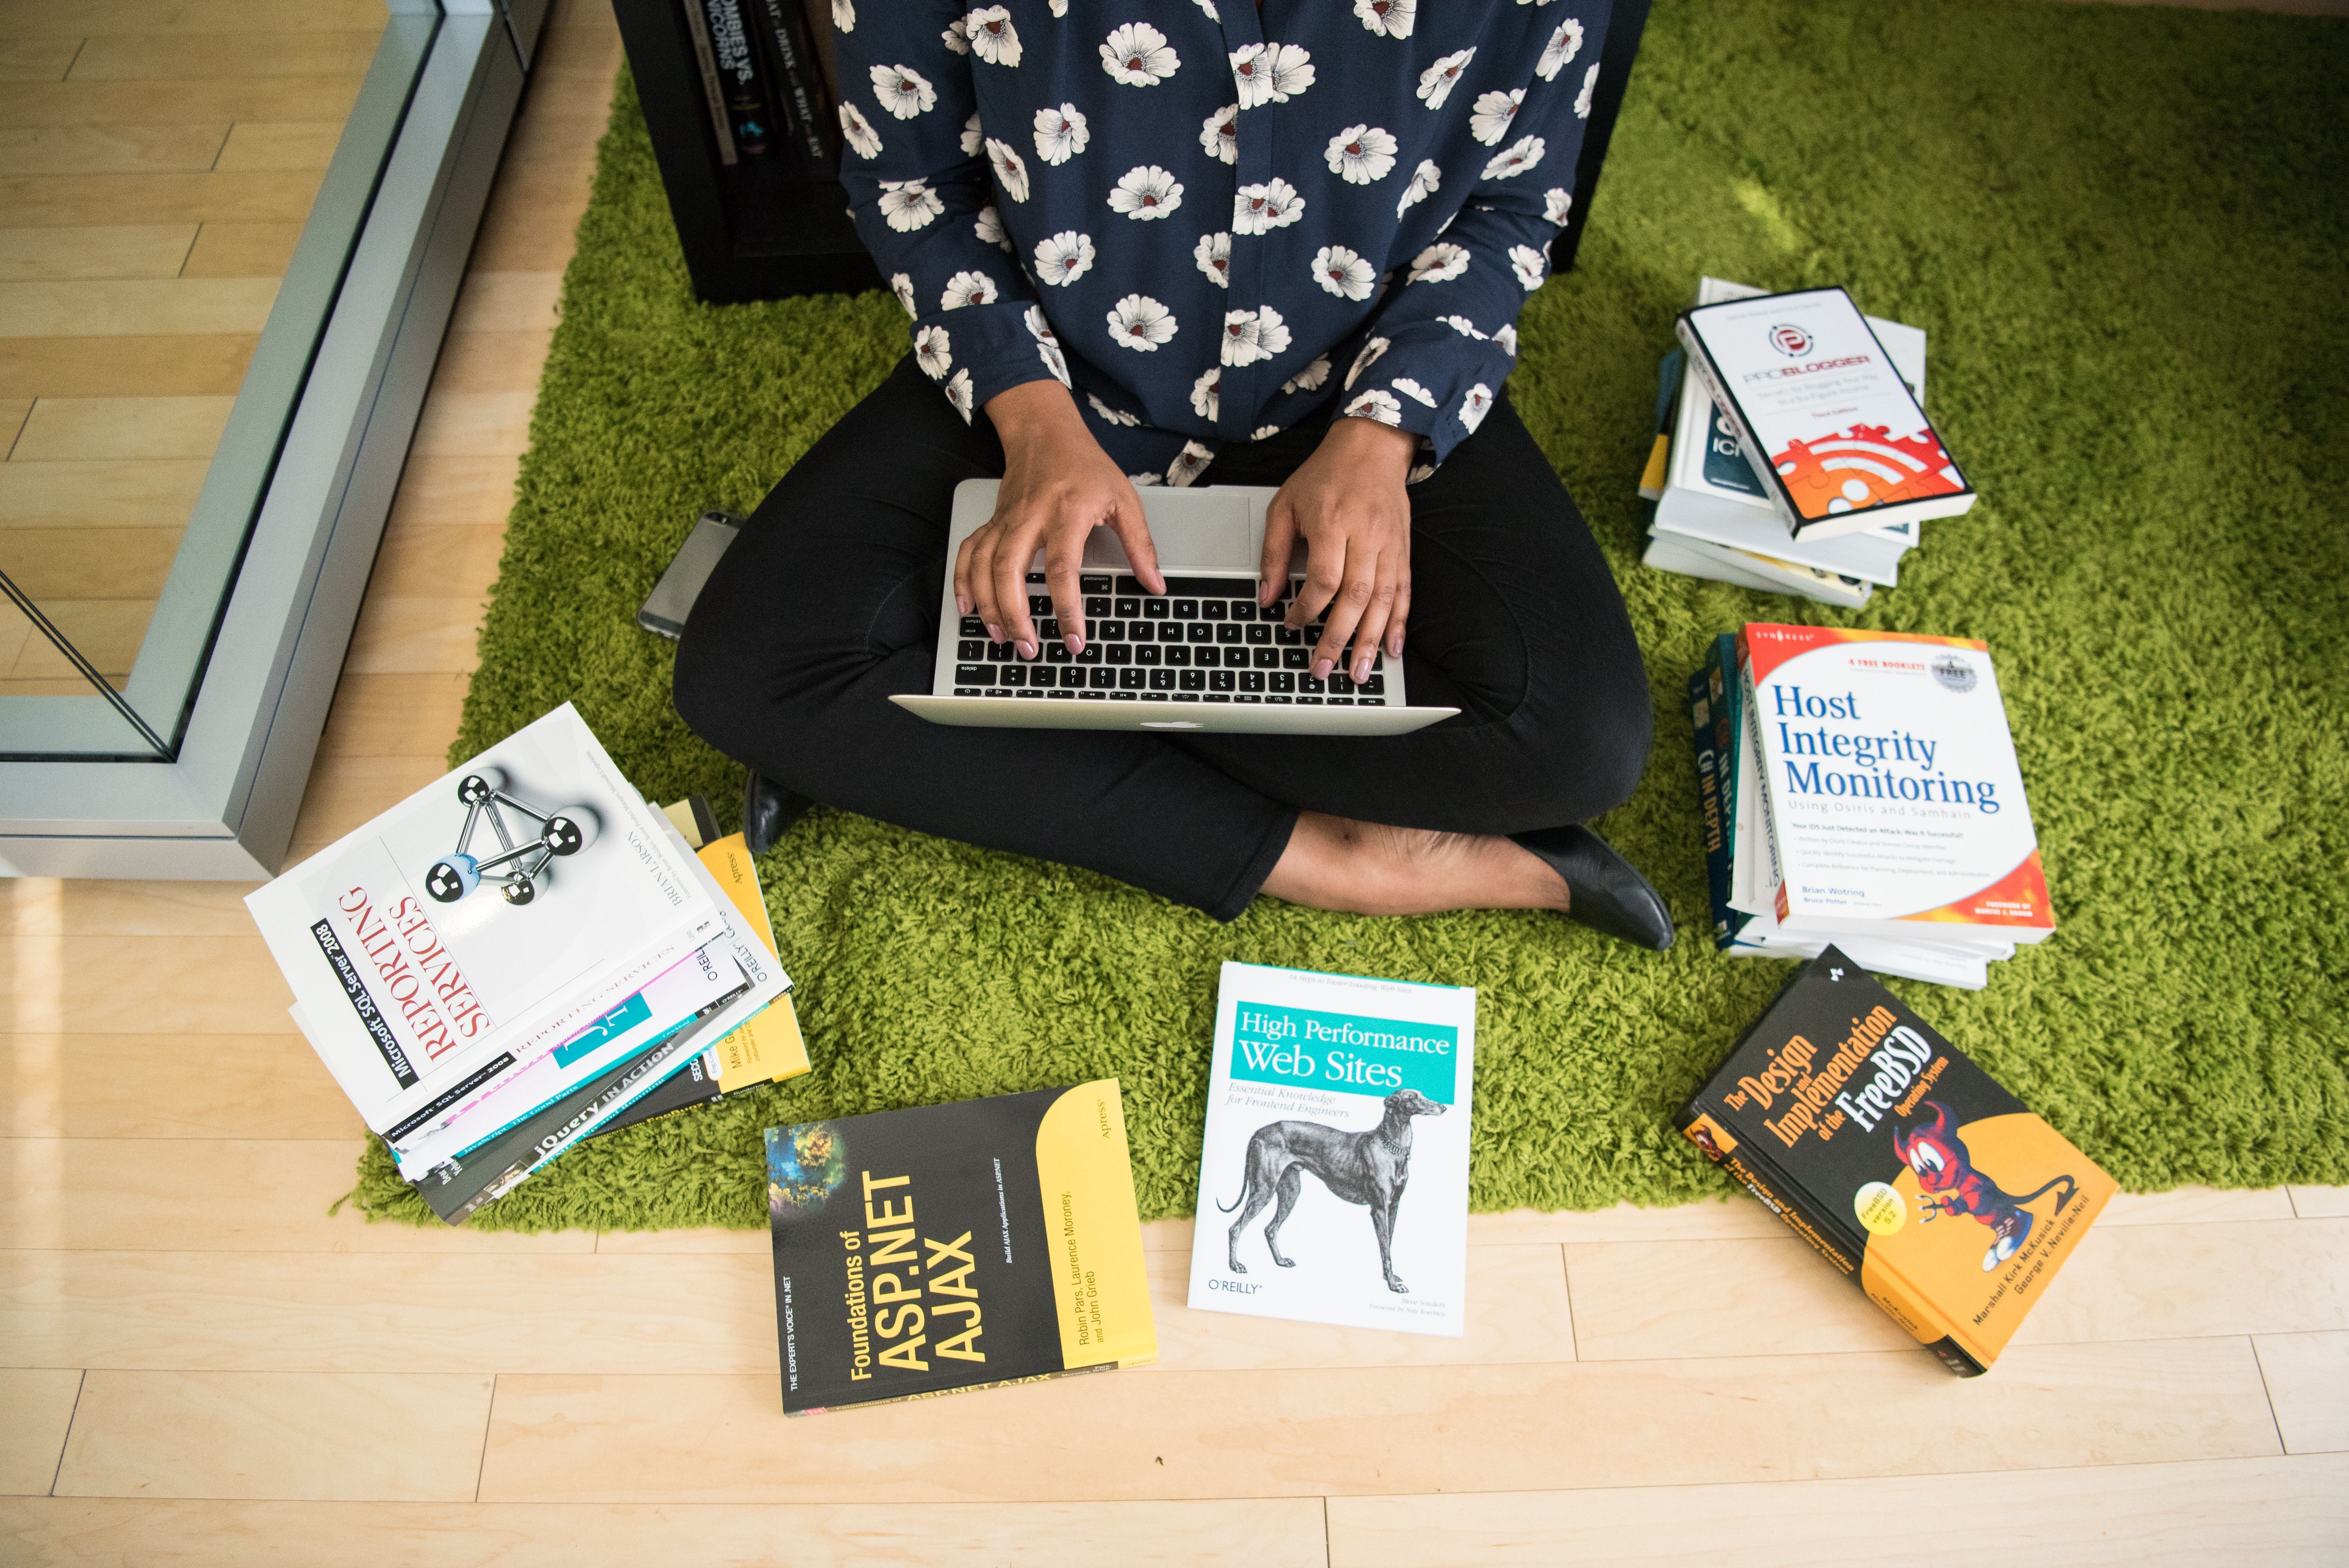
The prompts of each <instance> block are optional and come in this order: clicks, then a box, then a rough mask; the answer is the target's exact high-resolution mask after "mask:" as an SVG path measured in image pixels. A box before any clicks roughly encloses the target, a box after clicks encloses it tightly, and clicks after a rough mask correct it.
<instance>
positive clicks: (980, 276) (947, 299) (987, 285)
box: [938, 273, 997, 310]
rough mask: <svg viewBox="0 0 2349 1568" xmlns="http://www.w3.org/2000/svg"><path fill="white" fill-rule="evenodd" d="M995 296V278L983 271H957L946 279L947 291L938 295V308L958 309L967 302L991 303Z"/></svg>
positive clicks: (993, 301)
mask: <svg viewBox="0 0 2349 1568" xmlns="http://www.w3.org/2000/svg"><path fill="white" fill-rule="evenodd" d="M996 297H997V290H996V287H995V280H994V279H993V278H991V277H988V275H987V274H986V273H956V274H955V275H954V276H952V277H950V278H948V279H947V292H946V293H944V294H940V295H939V296H938V308H939V309H940V310H960V309H961V308H962V307H963V306H965V305H967V304H994V303H995V301H996Z"/></svg>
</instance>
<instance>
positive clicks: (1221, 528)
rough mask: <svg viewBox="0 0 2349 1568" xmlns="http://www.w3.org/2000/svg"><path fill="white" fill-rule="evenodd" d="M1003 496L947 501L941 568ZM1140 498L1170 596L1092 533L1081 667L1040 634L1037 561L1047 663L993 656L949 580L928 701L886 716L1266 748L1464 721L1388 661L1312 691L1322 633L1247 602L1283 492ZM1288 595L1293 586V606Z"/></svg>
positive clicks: (992, 486)
mask: <svg viewBox="0 0 2349 1568" xmlns="http://www.w3.org/2000/svg"><path fill="white" fill-rule="evenodd" d="M996 484H997V481H995V480H964V481H963V482H962V483H961V484H959V485H957V486H956V487H955V502H954V519H953V528H952V531H950V532H949V534H948V535H947V560H948V561H949V562H951V561H952V560H953V559H954V558H955V554H956V552H957V551H959V550H960V549H961V548H962V542H963V541H964V540H965V539H968V537H969V536H970V535H971V534H973V533H975V532H977V531H978V530H979V529H980V528H982V527H984V526H985V525H986V522H987V521H988V518H990V517H992V516H993V515H994V514H995V491H996ZM1140 493H1141V496H1142V510H1143V516H1144V517H1145V518H1147V519H1148V520H1149V523H1150V534H1151V539H1152V542H1154V543H1155V544H1156V545H1157V547H1158V567H1159V571H1160V573H1162V574H1163V575H1164V577H1165V579H1166V592H1165V593H1164V594H1154V593H1150V592H1149V591H1148V590H1146V589H1145V588H1143V585H1142V583H1141V580H1140V579H1138V578H1137V577H1135V576H1134V575H1133V563H1132V562H1129V561H1128V560H1127V559H1126V557H1125V550H1124V548H1123V546H1122V545H1120V544H1119V543H1118V541H1117V536H1116V535H1115V534H1113V533H1112V532H1111V531H1109V530H1107V529H1105V528H1097V529H1095V530H1094V531H1093V532H1092V538H1091V539H1089V540H1087V541H1086V542H1085V554H1084V564H1083V566H1082V568H1081V584H1080V586H1081V591H1082V593H1083V594H1084V598H1085V651H1084V652H1083V653H1081V654H1079V655H1071V654H1070V653H1069V650H1068V648H1067V647H1066V646H1065V645H1063V644H1062V643H1061V640H1060V635H1059V633H1058V631H1057V624H1058V623H1057V622H1054V623H1052V624H1050V625H1048V624H1045V623H1047V622H1048V621H1050V618H1051V615H1052V603H1051V590H1050V588H1049V587H1048V586H1047V585H1046V584H1045V582H1044V561H1043V555H1042V552H1038V554H1037V557H1036V559H1035V560H1034V561H1032V562H1030V568H1031V570H1030V572H1029V573H1028V595H1029V600H1028V609H1029V614H1030V616H1031V617H1032V618H1033V619H1034V620H1035V621H1036V622H1037V623H1038V625H1037V630H1038V632H1039V633H1040V634H1041V637H1042V641H1043V656H1042V657H1040V658H1037V659H1021V658H1019V657H1018V656H1017V655H1015V654H1014V653H1013V652H1012V650H1011V647H1010V645H1009V644H1004V643H989V642H988V640H987V630H986V628H985V627H984V626H982V625H981V624H979V621H978V617H977V616H975V615H964V614H960V613H958V612H957V610H956V608H955V602H954V579H953V574H952V573H951V572H949V573H947V581H946V582H945V583H943V584H942V585H941V586H940V588H939V592H938V659H937V665H936V676H935V680H934V684H933V685H932V686H931V695H929V696H893V697H891V698H890V699H889V700H890V701H891V702H894V703H897V704H900V705H902V706H903V707H906V708H908V709H910V710H912V711H913V712H914V713H916V714H918V715H920V716H921V717H924V718H926V719H928V720H929V721H930V722H931V723H933V724H968V725H987V726H1000V727H1010V728H1025V729H1198V730H1218V731H1228V732H1237V733H1239V734H1259V735H1401V734H1402V733H1404V732H1405V731H1408V730H1413V729H1418V728H1420V727H1422V726H1423V725H1430V724H1433V723H1434V722H1435V721H1436V720H1438V719H1441V718H1449V717H1452V716H1453V715H1454V714H1455V713H1457V712H1459V711H1460V710H1459V709H1458V708H1456V707H1412V706H1410V698H1409V697H1408V696H1406V695H1405V693H1404V690H1403V678H1402V660H1400V659H1390V658H1387V657H1386V656H1385V655H1383V654H1381V655H1380V656H1379V658H1378V660H1377V661H1376V663H1375V665H1374V667H1373V668H1372V671H1371V676H1370V678H1369V679H1367V680H1364V681H1361V682H1357V681H1355V680H1353V679H1351V678H1350V676H1349V675H1348V674H1347V673H1346V672H1345V671H1344V670H1342V669H1341V670H1339V671H1337V672H1333V673H1332V674H1331V676H1330V677H1329V678H1328V679H1326V680H1315V679H1314V678H1313V676H1312V671H1311V668H1310V667H1309V666H1310V664H1311V655H1312V651H1313V647H1314V645H1315V644H1317V643H1318V642H1319V640H1320V636H1321V627H1320V626H1319V625H1318V624H1316V625H1313V626H1310V627H1307V628H1303V629H1300V630H1298V631H1291V630H1289V629H1288V627H1287V626H1285V625H1283V624H1281V622H1282V617H1283V615H1284V614H1285V610H1286V602H1287V595H1284V596H1283V600H1282V601H1281V602H1280V603H1276V604H1274V605H1273V606H1272V607H1270V608H1269V609H1259V608H1258V607H1257V602H1256V595H1257V561H1258V559H1259V558H1260V554H1261V552H1262V550H1263V547H1264V512H1265V508H1266V507H1267V506H1268V505H1269V504H1270V503H1271V500H1272V498H1273V497H1274V496H1275V495H1276V494H1278V491H1276V490H1265V489H1258V488H1247V487H1240V486H1226V485H1209V486H1203V487H1200V488H1197V489H1192V490H1158V489H1145V490H1142V491H1141V492H1140ZM1296 587H1297V582H1296V581H1295V580H1292V581H1291V583H1290V584H1289V592H1291V593H1294V592H1295V590H1296Z"/></svg>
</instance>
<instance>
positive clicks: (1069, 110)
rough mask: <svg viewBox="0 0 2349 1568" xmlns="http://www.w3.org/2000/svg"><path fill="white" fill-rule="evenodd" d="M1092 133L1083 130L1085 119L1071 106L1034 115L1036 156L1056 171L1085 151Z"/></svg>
mask: <svg viewBox="0 0 2349 1568" xmlns="http://www.w3.org/2000/svg"><path fill="white" fill-rule="evenodd" d="M1091 140H1092V132H1091V131H1090V130H1087V129H1085V117H1084V115H1083V114H1082V113H1081V111H1080V110H1079V109H1078V108H1077V106H1076V105H1074V104H1072V103H1064V104H1062V105H1061V107H1060V108H1040V109H1038V110H1037V111H1036V156H1037V157H1039V158H1040V159H1042V160H1044V161H1045V162H1047V163H1049V164H1050V165H1051V166H1052V167H1053V168H1055V169H1058V168H1059V167H1060V166H1061V164H1063V163H1066V162H1067V161H1068V160H1070V159H1071V158H1074V157H1075V156H1076V155H1077V154H1078V153H1080V152H1082V151H1083V150H1085V144H1086V143H1087V142H1089V141H1091Z"/></svg>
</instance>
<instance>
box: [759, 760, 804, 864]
mask: <svg viewBox="0 0 2349 1568" xmlns="http://www.w3.org/2000/svg"><path fill="white" fill-rule="evenodd" d="M814 804H815V802H814V801H812V800H811V799H808V798H807V797H806V796H804V795H794V794H792V792H791V791H790V790H789V789H784V788H783V787H782V786H781V785H780V784H778V783H776V782H775V781H774V780H773V779H767V778H763V777H761V775H760V774H758V773H757V772H755V771H754V772H753V773H751V775H750V781H749V782H748V783H746V784H745V785H744V786H743V787H742V841H743V842H744V843H745V844H747V845H749V846H750V852H751V853H752V854H754V855H756V854H761V853H764V852H765V851H768V850H770V849H772V848H773V847H774V843H775V841H776V840H777V839H780V838H781V837H782V836H783V835H784V834H785V833H787V832H789V831H790V830H791V826H792V823H793V822H796V821H798V820H800V818H801V817H802V816H804V815H805V814H806V812H807V809H808V808H809V807H810V806H812V805H814Z"/></svg>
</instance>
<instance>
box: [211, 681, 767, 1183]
mask: <svg viewBox="0 0 2349 1568" xmlns="http://www.w3.org/2000/svg"><path fill="white" fill-rule="evenodd" d="M672 810H673V811H674V813H675V814H674V816H672V815H671V814H669V813H665V812H662V811H657V810H653V808H652V807H651V806H649V805H648V804H647V802H646V800H645V798H644V797H643V796H642V795H640V794H638V793H637V792H636V789H635V788H634V787H633V786H631V785H630V784H629V783H628V782H627V780H626V779H624V778H622V777H621V775H620V772H619V770H618V769H616V767H614V766H613V763H612V759H611V758H610V757H609V756H607V755H606V754H605V750H604V748H603V747H602V746H601V745H600V744H599V743H598V742H597V741H596V739H595V736H594V735H593V734H592V733H590V731H589V730H588V728H587V726H586V725H585V723H584V722H583V721H582V720H581V719H580V717H579V715H578V714H577V712H576V711H574V709H573V708H572V707H571V706H570V705H569V704H568V703H566V704H564V706H563V707H559V708H557V709H555V710H554V712H553V713H550V714H548V715H547V716H546V717H543V718H541V719H539V720H538V721H537V722H536V723H534V724H532V725H530V726H528V727H525V728H523V729H522V730H520V731H518V732H516V733H515V734H514V735H512V736H511V737H509V738H507V739H505V740H503V741H501V742H500V743H499V744H497V745H496V746H493V747H492V748H490V749H489V750H488V751H486V752H484V753H482V754H481V756H480V757H477V758H474V759H473V760H472V761H471V763H469V764H467V765H466V766H465V767H464V768H462V769H459V770H458V771H457V772H455V773H453V774H450V776H449V777H447V778H445V779H441V780H440V781H439V782H437V783H434V784H431V785H428V786H427V787H426V788H424V789H420V790H419V791H418V792H417V793H415V794H414V795H411V796H409V798H408V799H405V800H403V801H401V802H400V803H399V804H398V805H397V806H394V807H393V808H392V809H391V810H388V811H386V812H384V813H383V814H382V815H381V816H379V817H378V818H376V819H375V820H373V821H371V822H368V823H367V825H366V826H365V827H362V828H360V829H359V830H357V831H356V832H353V833H351V834H349V835H348V836H347V837H346V838H344V839H342V840H341V841H338V842H336V843H335V844H333V845H331V846H330V847H328V848H327V849H325V850H323V851H319V852H318V853H317V854H316V855H314V856H312V857H311V858H310V859H308V860H307V861H304V862H303V863H302V864H300V865H298V866H295V868H294V869H293V870H291V871H289V872H285V874H284V875H283V876H280V877H279V878H278V879H277V880H276V881H274V882H270V883H269V884H268V885H266V886H265V887H263V888H261V889H260V890H259V891H257V892H254V893H253V894H252V896H251V897H249V898H248V899H246V901H245V903H246V906H247V908H248V909H250V911H251V912H252V914H253V917H254V922H255V923H257V924H258V925H259V926H260V928H261V934H262V936H263V937H264V940H266V941H267V943H268V944H269V949H270V954H271V956H273V957H274V958H275V959H276V961H277V965H278V967H279V968H280V969H281V970H283V971H284V972H285V979H286V983H287V984H288V985H290V986H291V987H292V988H293V992H294V996H295V1002H294V1006H293V1007H292V1009H291V1011H292V1013H293V1016H294V1020H295V1024H296V1025H297V1026H299V1027H300V1029H301V1030H302V1033H303V1035H304V1036H305V1037H306V1038H307V1039H308V1040H309V1042H310V1045H311V1048H312V1049H314V1050H316V1052H317V1053H318V1057H319V1059H320V1060H321V1061H323V1062H325V1063H326V1068H327V1070H328V1071H330V1072H332V1073H333V1074H334V1076H335V1080H336V1083H337V1084H338V1085H340V1086H341V1088H342V1089H343V1092H344V1093H345V1094H347V1095H348V1096H349V1097H350V1100H351V1103H352V1105H354V1106H355V1107H357V1109H358V1111H359V1114H360V1115H361V1116H362V1117H363V1118H364V1119H366V1121H367V1126H368V1127H369V1128H370V1129H371V1130H373V1131H374V1132H375V1133H376V1134H377V1135H378V1136H379V1137H380V1138H382V1139H383V1140H384V1142H385V1143H386V1145H387V1146H388V1148H389V1149H390V1150H391V1152H392V1155H393V1157H394V1159H395V1160H396V1161H398V1166H399V1172H400V1174H401V1176H402V1177H404V1178H405V1179H407V1180H408V1181H410V1182H411V1183H413V1184H414V1185H415V1187H416V1189H417V1191H419V1193H421V1194H422V1195H423V1197H424V1200H425V1202H427V1203H429V1205H430V1206H431V1208H432V1211H433V1212H435V1213H436V1214H438V1215H440V1218H441V1219H443V1220H445V1221H448V1222H450V1223H451V1224H455V1223H460V1222H462V1221H463V1220H464V1219H465V1218H466V1217H467V1216H468V1215H470V1214H471V1213H472V1212H474V1211H475V1210H477V1209H479V1208H480V1207H481V1205H483V1204H485V1203H489V1202H494V1201H495V1200H496V1199H498V1198H500V1197H502V1196H503V1195H505V1194H506V1193H507V1192H510V1191H512V1190H513V1189H514V1188H515V1187H517V1186H519V1185H520V1184H521V1183H522V1182H523V1181H526V1180H527V1179H528V1178H529V1177H530V1176H531V1175H532V1174H533V1172H535V1171H540V1170H542V1169H543V1168H544V1167H545V1166H546V1165H547V1163H548V1162H549V1161H553V1160H554V1159H556V1158H557V1157H558V1156H560V1155H561V1154H563V1153H564V1151H565V1150H569V1149H572V1148H574V1147H576V1146H577V1145H578V1144H579V1143H580V1142H581V1141H582V1140H585V1139H588V1138H592V1137H595V1136H598V1135H600V1134H603V1133H605V1132H609V1131H613V1130H617V1129H619V1128H621V1127H626V1126H630V1125H633V1124H635V1123H636V1122H638V1121H643V1120H646V1119H650V1118H652V1117H655V1116H659V1115H665V1114H669V1113H672V1112H675V1111H678V1110H682V1109H688V1108H690V1107H692V1106H695V1105H699V1104H703V1103H706V1102H707V1101H709V1100H710V1099H716V1098H718V1097H719V1096H721V1095H723V1094H725V1093H727V1092H730V1091H731V1090H739V1089H741V1088H748V1087H750V1086H752V1085H753V1084H758V1083H765V1082H769V1081H771V1080H773V1079H776V1078H788V1077H791V1076H793V1075H794V1074H797V1073H802V1072H805V1071H806V1070H807V1067H808V1063H807V1053H806V1051H805V1049H804V1047H802V1043H801V1040H800V1035H799V1028H798V1025H797V1023H796V1021H795V1020H794V1018H793V1016H792V1005H791V998H790V995H789V993H790V990H791V979H790V976H789V975H786V974H785V973H784V972H783V969H782V966H781V964H780V963H779V962H778V960H777V955H776V952H775V939H774V932H773V930H772V928H771V925H770V924H769V923H768V920H767V913H766V905H765V903H764V901H763V899H762V898H761V894H760V892H759V887H758V882H757V879H756V877H755V875H754V874H753V873H752V872H751V870H750V857H749V855H748V853H747V852H746V851H745V849H744V847H743V843H742V840H741V837H740V835H739V834H738V835H735V836H734V837H732V838H730V839H717V838H716V837H715V836H714V833H713V832H711V831H710V830H709V829H710V827H711V824H710V823H709V809H708V807H707V806H706V805H698V803H688V804H686V805H680V806H679V807H677V808H673V809H672ZM679 821H682V822H684V823H685V825H686V827H687V828H688V830H691V831H692V841H688V836H687V834H686V833H685V832H681V831H680V830H679V827H678V823H679Z"/></svg>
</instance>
